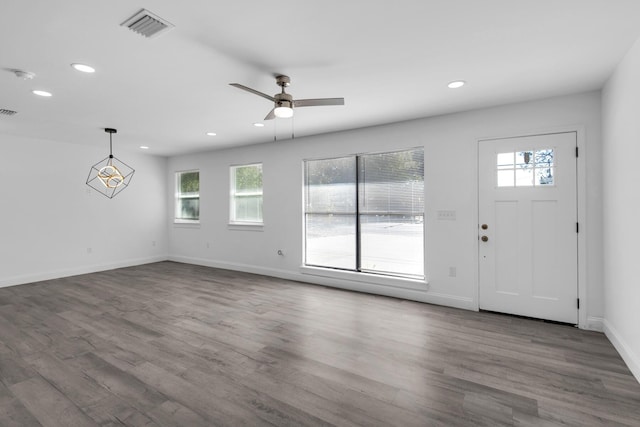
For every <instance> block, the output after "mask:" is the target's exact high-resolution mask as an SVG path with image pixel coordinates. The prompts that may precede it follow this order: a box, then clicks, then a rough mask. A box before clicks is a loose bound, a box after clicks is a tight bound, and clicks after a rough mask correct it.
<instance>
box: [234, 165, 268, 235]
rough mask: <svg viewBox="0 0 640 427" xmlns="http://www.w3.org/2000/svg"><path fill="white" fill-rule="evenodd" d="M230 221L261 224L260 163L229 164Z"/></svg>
mask: <svg viewBox="0 0 640 427" xmlns="http://www.w3.org/2000/svg"><path fill="white" fill-rule="evenodd" d="M230 172H231V201H230V222H231V223H232V224H262V223H263V220H262V164H261V163H256V164H251V165H240V166H231V168H230Z"/></svg>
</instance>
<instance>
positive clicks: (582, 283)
mask: <svg viewBox="0 0 640 427" xmlns="http://www.w3.org/2000/svg"><path fill="white" fill-rule="evenodd" d="M566 132H575V133H576V146H577V147H578V153H579V155H578V158H577V159H576V160H577V163H576V173H577V176H576V186H577V188H576V196H577V199H578V200H577V203H576V206H577V210H578V212H577V217H578V223H579V224H580V228H579V230H580V231H579V233H577V234H578V243H577V244H578V271H577V277H578V298H579V299H580V308H579V309H578V327H579V328H580V329H594V330H597V329H598V325H595V323H596V322H597V319H593V320H592V321H591V323H594V324H590V322H589V318H588V317H587V311H588V310H587V308H588V307H589V294H588V292H587V230H588V223H587V216H586V211H587V197H586V195H587V193H586V176H587V175H586V169H585V167H586V163H587V162H586V159H587V154H588V153H587V149H586V132H585V126H584V125H566V126H555V127H545V128H541V129H533V130H531V129H529V130H526V131H513V132H509V133H503V134H498V135H497V136H486V137H481V138H476V141H475V144H476V165H475V166H476V171H475V172H476V173H475V176H476V178H479V173H480V142H481V141H487V140H493V139H511V138H519V137H526V136H536V135H544V134H554V133H566ZM476 182H477V183H478V184H477V186H476V212H475V229H474V238H475V240H476V258H475V262H476V266H475V267H476V292H475V304H474V306H475V309H476V311H479V310H480V240H479V238H478V236H479V235H480V187H479V186H480V183H479V179H476ZM600 327H601V325H600Z"/></svg>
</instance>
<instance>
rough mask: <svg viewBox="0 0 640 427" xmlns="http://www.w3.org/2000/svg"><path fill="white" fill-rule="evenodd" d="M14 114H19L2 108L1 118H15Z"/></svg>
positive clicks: (0, 110)
mask: <svg viewBox="0 0 640 427" xmlns="http://www.w3.org/2000/svg"><path fill="white" fill-rule="evenodd" d="M14 114H18V112H17V111H13V110H7V109H5V108H0V116H13V115H14Z"/></svg>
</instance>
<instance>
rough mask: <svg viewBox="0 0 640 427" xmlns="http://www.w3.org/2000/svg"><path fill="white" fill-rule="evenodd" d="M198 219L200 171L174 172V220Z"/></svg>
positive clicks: (195, 220) (192, 220)
mask: <svg viewBox="0 0 640 427" xmlns="http://www.w3.org/2000/svg"><path fill="white" fill-rule="evenodd" d="M199 221H200V172H199V171H186V172H176V213H175V222H199Z"/></svg>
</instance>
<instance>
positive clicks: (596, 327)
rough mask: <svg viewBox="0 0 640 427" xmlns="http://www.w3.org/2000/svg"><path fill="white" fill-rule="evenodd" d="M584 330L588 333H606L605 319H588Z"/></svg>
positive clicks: (590, 317)
mask: <svg viewBox="0 0 640 427" xmlns="http://www.w3.org/2000/svg"><path fill="white" fill-rule="evenodd" d="M583 329H586V330H588V331H596V332H604V319H603V318H602V317H592V316H589V317H587V324H586V325H585V327H584V328H583Z"/></svg>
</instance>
